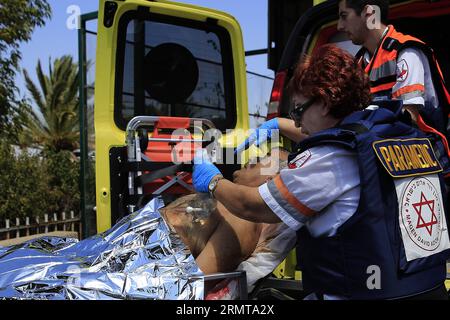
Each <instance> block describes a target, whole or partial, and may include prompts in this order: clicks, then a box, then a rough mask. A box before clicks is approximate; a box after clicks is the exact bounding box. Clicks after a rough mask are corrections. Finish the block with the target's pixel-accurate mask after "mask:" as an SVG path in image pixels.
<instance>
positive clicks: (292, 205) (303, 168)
mask: <svg viewBox="0 0 450 320" xmlns="http://www.w3.org/2000/svg"><path fill="white" fill-rule="evenodd" d="M292 167H293V168H292ZM359 184H360V180H359V169H358V163H357V159H356V154H355V153H354V152H352V151H350V150H346V149H344V148H341V147H336V146H328V145H327V146H318V147H314V148H311V149H309V150H307V151H305V152H303V153H301V154H300V155H298V156H297V157H296V158H295V159H293V161H291V163H290V169H284V170H281V172H280V174H279V175H278V176H276V177H275V178H274V179H273V180H271V181H269V182H268V183H266V184H263V185H262V186H260V187H259V193H260V195H261V197H262V199H263V200H264V201H265V203H266V204H267V205H268V206H269V208H270V209H271V210H272V211H273V212H274V213H275V214H276V215H277V216H278V217H279V218H280V219H281V220H282V221H283V222H284V223H285V224H287V225H288V226H289V227H290V228H292V229H294V230H298V229H300V228H301V227H303V226H306V227H307V228H308V230H309V232H310V233H311V235H312V236H313V237H320V236H325V237H330V236H333V235H335V234H336V231H337V229H338V228H339V227H340V226H341V225H342V224H343V223H344V222H345V221H347V220H348V219H349V218H350V217H351V216H352V215H353V214H354V213H355V211H356V209H357V207H358V203H359V196H360V186H359Z"/></svg>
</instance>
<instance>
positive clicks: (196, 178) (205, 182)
mask: <svg viewBox="0 0 450 320" xmlns="http://www.w3.org/2000/svg"><path fill="white" fill-rule="evenodd" d="M219 174H221V173H220V171H219V169H217V167H216V166H215V165H213V164H212V162H211V160H210V159H209V157H208V153H207V152H206V149H198V150H197V151H196V152H195V156H194V170H193V173H192V184H193V185H194V189H195V191H197V192H209V190H208V186H209V184H210V183H211V180H212V178H214V177H215V176H217V175H219Z"/></svg>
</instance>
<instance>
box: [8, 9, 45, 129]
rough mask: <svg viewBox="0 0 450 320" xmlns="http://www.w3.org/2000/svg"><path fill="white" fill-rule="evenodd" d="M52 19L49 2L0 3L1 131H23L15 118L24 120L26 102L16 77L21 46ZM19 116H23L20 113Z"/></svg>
mask: <svg viewBox="0 0 450 320" xmlns="http://www.w3.org/2000/svg"><path fill="white" fill-rule="evenodd" d="M50 17H51V9H50V5H49V4H48V3H47V1H46V0H1V1H0V79H1V81H0V131H1V132H2V135H3V136H4V135H5V133H9V134H10V135H13V134H15V133H17V131H18V130H20V128H21V126H20V121H19V123H18V124H17V123H15V122H14V118H16V117H19V118H21V117H22V115H21V114H20V111H21V108H22V107H23V105H24V101H23V100H20V99H17V98H16V94H17V93H18V89H17V87H16V85H15V81H14V78H15V75H16V71H17V69H18V64H19V61H20V58H21V55H20V51H19V45H20V43H21V42H26V41H29V40H30V38H31V35H32V33H33V30H34V28H36V27H38V26H43V25H44V23H45V19H47V18H50ZM17 113H19V114H17Z"/></svg>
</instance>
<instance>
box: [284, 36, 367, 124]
mask: <svg viewBox="0 0 450 320" xmlns="http://www.w3.org/2000/svg"><path fill="white" fill-rule="evenodd" d="M289 91H290V94H291V96H293V95H296V94H297V95H298V94H302V95H304V96H305V97H307V98H313V97H315V98H319V99H320V100H322V101H323V102H324V103H325V104H327V105H328V106H330V108H331V111H330V113H331V115H333V116H334V117H336V118H343V117H345V116H347V115H349V114H350V113H352V112H354V111H357V110H361V109H364V108H365V107H367V106H368V105H369V102H370V87H369V79H368V77H367V76H366V75H365V73H364V70H363V69H362V68H361V67H360V66H359V65H358V63H357V61H356V60H355V58H354V57H353V56H352V55H351V54H350V53H348V52H347V51H344V50H342V49H340V48H339V47H337V46H335V45H331V44H326V45H324V46H321V47H320V48H319V49H317V51H316V52H315V53H314V54H313V55H312V56H303V57H302V58H301V59H300V60H299V62H298V64H297V66H296V68H295V70H294V75H293V77H292V78H291V81H290V83H289Z"/></svg>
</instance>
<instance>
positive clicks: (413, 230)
mask: <svg viewBox="0 0 450 320" xmlns="http://www.w3.org/2000/svg"><path fill="white" fill-rule="evenodd" d="M361 129H362V130H361ZM323 144H334V145H339V146H342V147H343V148H350V149H352V150H354V151H355V153H356V156H357V160H358V164H359V172H360V181H361V185H360V186H361V195H360V202H359V206H358V208H357V210H356V212H355V214H354V215H353V216H352V217H351V218H350V219H348V220H347V221H346V222H345V223H344V224H343V225H342V226H341V227H339V229H338V231H337V234H336V235H335V236H332V237H320V238H314V237H312V236H311V234H310V233H309V231H308V229H307V228H305V227H303V228H301V229H300V230H299V231H298V234H297V239H298V240H297V241H298V246H297V257H298V258H297V259H298V264H299V267H300V269H301V270H302V280H303V286H304V288H305V290H306V291H308V292H315V293H317V294H329V295H337V296H342V297H346V298H350V299H391V298H401V297H407V296H410V295H416V294H420V293H423V292H426V291H428V290H431V289H434V288H436V287H437V286H439V285H442V284H443V282H444V280H445V278H446V259H447V258H449V256H450V250H449V248H450V241H449V232H448V230H447V216H446V212H448V210H447V209H446V206H447V197H446V186H445V184H444V182H443V172H444V171H448V167H449V162H448V158H447V157H446V155H445V152H444V149H443V145H442V142H441V140H440V139H439V138H436V137H435V136H433V135H426V134H424V133H423V132H421V131H419V130H418V129H415V128H412V127H411V126H408V125H406V124H404V123H402V122H400V121H398V120H397V116H396V115H395V114H394V113H393V112H391V111H389V110H387V109H385V108H380V109H377V110H374V111H373V110H364V111H360V112H356V113H353V114H352V115H350V116H348V117H347V118H345V119H344V120H343V121H342V122H341V123H340V125H339V127H337V128H332V129H328V130H324V131H322V132H320V133H318V134H315V135H313V136H311V137H310V138H308V139H306V140H304V141H303V142H301V143H300V144H299V145H298V150H297V152H296V153H294V154H292V155H291V156H290V160H292V159H294V158H295V156H296V155H298V154H300V153H301V152H303V151H305V150H307V149H309V148H311V147H314V146H318V145H323Z"/></svg>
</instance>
